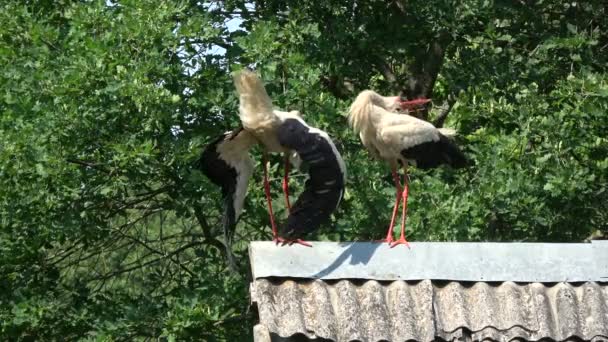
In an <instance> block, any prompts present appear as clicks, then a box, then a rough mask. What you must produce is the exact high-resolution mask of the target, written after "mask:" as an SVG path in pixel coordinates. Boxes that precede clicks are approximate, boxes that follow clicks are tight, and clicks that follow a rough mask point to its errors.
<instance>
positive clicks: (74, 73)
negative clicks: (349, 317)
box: [0, 0, 608, 341]
mask: <svg viewBox="0 0 608 342" xmlns="http://www.w3.org/2000/svg"><path fill="white" fill-rule="evenodd" d="M233 17H240V18H241V19H242V20H243V21H242V24H241V26H242V27H241V28H239V29H236V30H229V29H228V25H227V22H228V21H229V20H231V19H232V18H233ZM607 18H608V15H607V13H606V9H605V6H604V5H603V3H601V2H599V1H590V2H585V3H579V2H570V3H563V2H561V1H542V2H538V3H536V4H532V5H528V4H523V3H522V4H520V3H518V2H509V1H498V0H495V1H481V0H470V1H461V2H459V3H455V2H448V1H435V2H429V1H407V2H406V1H393V2H390V4H389V3H385V2H377V1H367V0H366V1H356V2H354V1H329V2H323V3H320V2H318V1H298V2H295V1H273V0H271V1H265V2H263V3H251V2H243V1H236V0H231V1H225V2H223V4H222V7H217V5H212V6H209V5H201V4H200V2H197V1H180V2H167V1H160V0H144V1H130V0H122V1H102V0H96V1H88V2H81V1H69V0H62V1H43V0H38V1H5V2H3V3H2V4H1V5H0V22H2V23H3V24H2V27H0V65H1V66H2V67H1V68H0V339H1V340H24V341H29V340H56V339H67V340H76V339H82V340H91V341H93V340H95V341H105V340H147V339H149V340H152V339H157V338H162V339H166V340H208V341H215V340H217V341H235V340H248V339H251V336H250V334H251V328H252V325H253V323H254V321H255V317H253V315H252V314H251V312H250V311H249V309H248V306H249V303H248V294H247V290H248V280H247V276H246V275H247V274H248V265H247V258H246V247H247V243H248V241H251V240H260V239H267V238H268V237H269V236H270V228H269V220H268V216H267V212H266V209H265V199H264V197H263V194H262V191H259V190H260V189H261V187H260V184H261V176H260V173H259V172H258V173H256V175H255V176H254V179H253V180H252V185H251V187H250V192H249V195H248V198H247V201H246V203H245V211H244V214H243V215H242V218H241V220H240V222H239V225H238V228H237V235H236V238H237V241H236V243H235V246H234V252H235V253H236V255H237V258H238V260H239V261H240V262H241V265H240V268H241V275H235V274H231V273H229V272H228V269H227V267H226V264H225V262H224V252H223V251H224V246H223V243H222V241H221V236H222V234H221V217H220V215H221V211H220V205H221V200H220V194H219V191H218V189H217V188H216V187H215V186H214V185H212V184H211V183H210V182H209V181H208V180H206V179H205V178H204V177H203V176H202V175H201V174H200V172H198V171H196V170H194V169H193V164H194V161H195V160H196V158H197V157H198V155H199V153H200V151H201V149H202V147H203V146H204V145H205V144H207V143H208V142H209V141H210V139H213V138H214V137H215V136H217V135H218V134H220V133H221V132H223V131H225V130H227V129H230V128H231V127H235V126H236V125H237V123H238V116H237V115H236V112H237V110H238V103H237V99H236V96H235V95H234V89H233V85H232V82H231V78H230V73H229V71H230V70H236V69H239V68H243V67H244V66H246V65H249V64H255V65H256V67H257V70H258V71H260V72H261V73H262V75H263V78H264V80H265V81H266V83H267V89H268V90H269V92H270V93H271V96H272V98H273V100H274V101H275V104H276V105H277V106H278V107H281V108H285V109H297V110H300V111H301V112H302V113H303V116H304V118H305V119H306V121H307V122H309V123H310V124H312V125H315V126H317V127H320V128H322V129H325V130H327V131H328V132H329V133H330V135H331V136H332V137H333V138H334V141H335V142H336V144H337V146H338V148H339V149H340V151H342V154H343V156H344V159H345V160H346V163H347V166H348V173H349V176H348V183H347V192H346V196H345V200H344V201H343V203H342V205H341V208H340V210H338V212H337V213H336V214H335V215H334V218H333V220H332V222H330V224H328V225H327V226H326V227H323V229H321V231H320V232H318V234H317V235H316V236H314V237H313V239H314V238H320V239H331V240H342V241H350V240H370V239H378V238H380V237H382V235H383V233H384V231H385V229H386V226H387V224H388V220H389V214H390V209H391V206H392V203H393V198H394V197H393V196H394V188H393V186H392V182H391V178H390V176H389V175H388V169H387V167H386V165H383V164H381V163H379V162H377V161H375V160H372V159H371V158H370V157H369V155H368V154H367V153H366V152H365V151H364V150H363V149H362V146H361V145H360V143H359V140H358V138H357V137H356V136H355V135H354V134H353V133H352V132H351V131H350V130H349V129H348V127H347V123H346V117H345V113H346V111H347V109H348V105H349V103H350V101H352V100H353V99H354V96H355V95H356V92H357V91H359V90H362V89H366V88H373V89H375V90H378V91H379V92H381V93H385V94H390V93H394V92H396V91H398V90H399V89H401V88H403V87H406V86H407V85H408V84H410V83H411V82H412V81H417V82H423V83H424V82H427V81H428V82H430V83H429V84H430V86H431V89H430V92H429V94H433V99H434V103H435V105H436V109H433V110H432V111H431V113H430V117H435V116H437V115H438V114H439V113H440V112H441V111H442V110H443V109H442V108H441V106H440V104H441V103H442V102H443V101H446V102H447V103H448V104H449V103H450V101H455V105H454V106H453V108H452V110H451V112H450V114H449V117H448V121H447V126H450V127H455V128H457V129H458V131H459V136H458V142H459V144H460V145H461V146H463V149H464V150H465V151H466V153H467V155H468V156H469V157H470V158H471V159H472V160H473V161H474V162H475V164H474V166H471V167H470V168H468V169H465V170H458V171H454V170H449V169H444V168H441V169H437V170H433V171H428V172H423V171H420V170H416V169H411V175H410V177H411V178H410V179H411V190H410V192H411V196H410V201H409V215H408V234H409V238H410V239H412V240H418V241H421V240H441V241H456V240H458V241H563V242H567V241H581V240H583V239H584V238H585V237H586V236H588V235H589V234H590V233H591V232H593V231H595V230H608V224H607V222H608V217H607V216H608V214H606V213H608V205H607V203H608V195H607V193H606V190H605V189H606V185H607V183H608V180H607V176H608V141H607V137H606V113H607V112H608V74H607V72H606V66H607V65H608V57H607V56H608V55H607V54H606V53H605V48H606V45H607V44H608V36H607V35H606V32H604V31H605V30H602V29H601V28H602V27H606V26H608V25H607V24H608V22H607V21H608V19H607ZM218 47H221V48H223V49H224V50H225V52H220V51H219V48H218ZM433 51H439V52H438V53H437V54H436V55H437V56H440V58H439V59H438V60H433V58H431V57H429V56H433ZM428 61H431V62H432V63H430V64H425V63H427V62H428ZM436 62H438V63H436ZM437 66H440V67H441V68H440V70H441V71H440V72H439V74H438V75H437V74H436V75H434V76H433V75H430V76H432V77H431V78H432V79H429V74H428V73H427V71H428V69H429V67H431V68H432V67H437ZM435 76H436V80H435V78H433V77H435ZM255 157H256V158H257V160H259V159H260V158H258V157H259V152H258V151H256V152H255ZM273 158H274V159H273V163H272V167H271V175H272V177H273V185H272V186H273V193H275V194H276V201H275V205H276V207H277V214H276V215H277V217H279V218H280V219H283V218H284V217H285V216H286V215H287V214H286V211H285V208H284V207H283V206H282V202H281V200H280V195H279V194H280V187H279V184H280V182H279V179H280V175H281V172H282V165H281V162H280V159H279V157H278V156H275V157H273ZM256 169H257V170H259V169H260V165H259V164H258V165H257V166H256ZM304 177H305V175H304V174H302V173H301V172H295V173H294V174H293V176H292V182H291V186H292V193H293V194H296V195H297V194H298V193H299V191H300V190H301V186H302V183H303V182H302V180H303V178H304Z"/></svg>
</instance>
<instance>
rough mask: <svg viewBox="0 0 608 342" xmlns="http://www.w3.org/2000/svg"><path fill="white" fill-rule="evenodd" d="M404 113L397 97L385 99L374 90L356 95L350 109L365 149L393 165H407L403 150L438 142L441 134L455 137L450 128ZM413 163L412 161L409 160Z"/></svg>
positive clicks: (351, 117)
mask: <svg viewBox="0 0 608 342" xmlns="http://www.w3.org/2000/svg"><path fill="white" fill-rule="evenodd" d="M399 111H401V99H400V98H399V97H398V96H392V97H384V96H381V95H379V94H378V93H376V92H374V91H372V90H365V91H363V92H361V93H360V94H359V96H357V99H356V100H355V102H353V104H352V105H351V107H350V113H349V117H348V121H349V123H350V125H351V127H352V128H353V130H354V131H355V133H358V134H359V137H360V138H361V142H362V143H363V146H365V147H366V148H367V149H368V150H369V151H370V152H371V153H372V155H374V156H377V157H380V158H382V159H384V160H386V161H388V162H389V163H391V165H393V163H395V162H396V161H398V160H401V161H402V162H405V161H406V160H405V159H404V156H403V155H402V151H403V150H407V149H409V148H411V147H414V146H417V145H420V144H422V143H426V142H432V141H434V142H438V141H439V140H440V134H444V135H446V136H452V135H454V131H453V130H451V129H437V128H435V126H433V125H432V124H431V123H429V122H426V121H423V120H420V119H418V118H415V117H413V116H410V115H407V114H397V113H396V112H399ZM409 162H410V163H412V162H414V163H415V161H413V160H410V161H409Z"/></svg>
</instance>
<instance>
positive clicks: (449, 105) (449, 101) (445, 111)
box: [433, 94, 456, 128]
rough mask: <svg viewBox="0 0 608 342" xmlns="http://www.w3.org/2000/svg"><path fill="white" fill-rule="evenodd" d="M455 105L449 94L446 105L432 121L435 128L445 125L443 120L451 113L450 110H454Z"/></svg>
mask: <svg viewBox="0 0 608 342" xmlns="http://www.w3.org/2000/svg"><path fill="white" fill-rule="evenodd" d="M455 104H456V97H455V96H453V94H450V95H449V96H448V98H447V101H446V103H445V104H444V106H443V109H442V110H441V112H439V115H437V117H436V118H435V121H433V125H434V126H435V127H437V128H441V127H443V124H444V123H445V120H446V119H447V117H448V114H450V111H452V108H454V105H455Z"/></svg>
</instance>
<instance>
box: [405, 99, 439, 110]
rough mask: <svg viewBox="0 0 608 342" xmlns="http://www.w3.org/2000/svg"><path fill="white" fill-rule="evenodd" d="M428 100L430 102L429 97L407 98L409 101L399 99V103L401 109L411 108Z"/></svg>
mask: <svg viewBox="0 0 608 342" xmlns="http://www.w3.org/2000/svg"><path fill="white" fill-rule="evenodd" d="M429 102H431V99H425V98H418V99H413V100H409V101H402V100H400V101H399V104H400V105H401V108H402V109H412V108H415V107H419V106H422V105H424V104H427V103H429Z"/></svg>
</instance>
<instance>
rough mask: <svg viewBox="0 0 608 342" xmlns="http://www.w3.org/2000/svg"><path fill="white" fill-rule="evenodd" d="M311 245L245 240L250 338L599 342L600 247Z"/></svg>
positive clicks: (606, 295)
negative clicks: (252, 321) (254, 312)
mask: <svg viewBox="0 0 608 342" xmlns="http://www.w3.org/2000/svg"><path fill="white" fill-rule="evenodd" d="M313 246H314V247H313V248H307V247H302V246H292V247H277V246H275V245H274V244H271V243H267V242H254V243H252V244H251V245H250V258H251V265H252V270H253V276H254V281H253V283H252V284H251V298H252V301H253V302H254V303H255V304H256V306H257V309H258V313H259V319H260V322H259V324H258V325H257V326H256V327H255V329H254V335H255V338H256V341H259V342H262V341H264V342H268V341H310V340H314V341H336V342H343V341H366V342H375V341H407V340H416V341H434V340H446V341H483V340H494V341H512V340H533V341H538V340H557V341H569V340H573V341H574V340H576V341H580V340H585V341H594V342H598V341H608V282H606V280H607V279H608V278H607V276H608V242H594V243H591V244H518V243H512V244H483V243H476V244H473V243H471V244H467V243H454V244H452V243H416V244H412V249H411V250H408V249H406V248H401V247H402V246H399V247H397V248H395V249H389V248H387V247H386V245H385V244H383V245H380V244H375V243H350V244H340V243H321V242H314V243H313ZM513 280H517V282H513Z"/></svg>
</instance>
